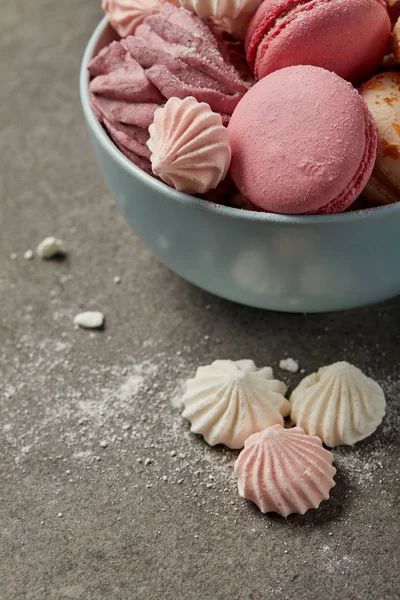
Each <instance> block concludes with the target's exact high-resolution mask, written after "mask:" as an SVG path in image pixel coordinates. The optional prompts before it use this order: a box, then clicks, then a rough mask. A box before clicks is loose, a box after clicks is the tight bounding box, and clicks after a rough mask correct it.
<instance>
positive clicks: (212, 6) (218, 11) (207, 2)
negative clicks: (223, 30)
mask: <svg viewBox="0 0 400 600" xmlns="http://www.w3.org/2000/svg"><path fill="white" fill-rule="evenodd" d="M261 1H262V0H180V3H181V6H183V8H186V10H190V11H191V12H194V13H196V15H198V16H199V17H201V18H202V19H206V18H207V17H215V18H216V19H223V18H225V17H227V18H229V19H237V18H238V17H239V16H240V15H242V14H252V13H254V12H255V11H256V10H257V8H258V7H259V5H260V4H261Z"/></svg>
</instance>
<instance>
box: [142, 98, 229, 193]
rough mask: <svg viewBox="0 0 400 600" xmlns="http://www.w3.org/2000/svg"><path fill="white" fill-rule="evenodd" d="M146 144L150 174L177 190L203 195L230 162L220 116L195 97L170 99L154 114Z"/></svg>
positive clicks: (227, 136)
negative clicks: (148, 151)
mask: <svg viewBox="0 0 400 600" xmlns="http://www.w3.org/2000/svg"><path fill="white" fill-rule="evenodd" d="M149 133H150V139H149V140H148V142H147V146H148V147H149V149H150V151H151V153H152V154H151V157H150V160H151V165H152V169H153V173H154V174H155V175H157V176H158V177H160V178H161V179H162V180H163V181H165V183H167V184H168V185H170V186H171V187H174V188H175V189H176V190H178V191H180V192H186V193H188V194H204V193H205V192H207V191H208V190H211V189H215V188H216V187H217V185H218V184H219V182H220V181H222V180H223V179H224V178H225V176H226V174H227V172H228V169H229V165H230V162H231V148H230V145H229V134H228V130H227V129H226V127H224V126H223V125H222V119H221V116H220V115H219V114H217V113H214V112H213V111H212V110H211V108H210V107H209V105H208V104H205V103H204V102H197V100H196V98H192V97H189V98H185V99H184V100H181V99H179V98H170V99H169V100H168V102H167V103H166V104H165V106H164V107H163V108H159V109H158V110H157V111H156V112H155V114H154V122H153V123H152V125H150V127H149Z"/></svg>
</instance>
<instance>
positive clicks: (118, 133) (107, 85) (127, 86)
mask: <svg viewBox="0 0 400 600" xmlns="http://www.w3.org/2000/svg"><path fill="white" fill-rule="evenodd" d="M88 69H89V74H90V76H91V77H92V78H93V79H92V81H91V82H90V95H91V104H92V107H93V110H94V112H95V114H96V117H97V118H98V120H99V121H100V123H103V125H104V127H105V128H106V129H107V131H108V133H109V134H110V136H111V138H112V139H113V140H114V142H115V144H116V145H117V146H118V148H119V149H120V150H121V152H123V153H124V154H125V156H127V157H128V158H129V159H130V160H131V161H132V162H133V163H135V164H136V165H137V166H138V167H140V168H141V169H143V170H145V171H147V172H148V173H151V167H150V151H149V149H148V148H147V145H146V142H147V140H148V138H149V134H148V127H149V125H150V124H151V123H152V122H153V118H154V113H155V111H156V110H157V108H158V107H159V106H161V104H162V103H163V102H164V98H163V96H162V95H161V94H160V92H159V91H158V90H157V88H156V87H155V86H154V85H153V84H152V83H151V82H150V81H149V80H148V79H147V77H146V74H145V71H144V69H143V68H142V67H141V66H140V65H139V63H138V62H136V60H135V59H134V58H132V57H131V56H130V54H129V52H127V50H126V49H125V48H124V46H123V44H122V43H120V42H112V43H111V44H110V45H109V46H107V47H106V48H103V50H102V51H101V52H100V53H99V54H98V55H97V56H96V57H95V58H94V59H93V60H92V61H91V63H90V64H89V67H88Z"/></svg>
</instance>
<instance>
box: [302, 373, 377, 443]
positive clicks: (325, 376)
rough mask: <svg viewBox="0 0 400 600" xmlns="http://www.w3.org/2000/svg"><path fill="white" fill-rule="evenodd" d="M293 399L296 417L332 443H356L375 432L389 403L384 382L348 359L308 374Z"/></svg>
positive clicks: (303, 426) (324, 439)
mask: <svg viewBox="0 0 400 600" xmlns="http://www.w3.org/2000/svg"><path fill="white" fill-rule="evenodd" d="M290 402H291V403H292V413H291V418H292V421H293V422H294V423H296V424H297V425H300V427H302V428H303V429H304V431H305V432H306V433H308V434H310V435H318V436H319V437H320V438H321V440H322V441H323V442H324V444H326V445H327V446H331V447H333V446H339V445H340V444H355V443H356V442H358V441H360V440H362V439H364V438H366V437H367V436H369V435H371V434H372V433H373V432H374V431H375V430H376V428H377V427H378V425H380V423H381V422H382V419H383V417H384V415H385V407H386V401H385V395H384V393H383V390H382V388H381V387H380V385H378V383H376V381H374V380H373V379H370V378H369V377H367V376H366V375H364V374H363V373H362V371H360V369H358V368H357V367H354V366H353V365H350V364H349V363H347V362H337V363H335V364H333V365H330V366H328V367H322V368H321V369H319V371H318V373H313V374H312V375H309V376H308V377H305V378H304V379H303V381H301V382H300V384H299V385H298V386H297V388H296V389H295V390H294V391H293V393H292V395H291V397H290Z"/></svg>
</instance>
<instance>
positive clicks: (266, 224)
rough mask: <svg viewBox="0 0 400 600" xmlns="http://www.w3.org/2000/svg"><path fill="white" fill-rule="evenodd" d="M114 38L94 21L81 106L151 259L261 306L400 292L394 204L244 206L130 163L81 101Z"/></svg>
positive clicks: (359, 300)
mask: <svg viewBox="0 0 400 600" xmlns="http://www.w3.org/2000/svg"><path fill="white" fill-rule="evenodd" d="M113 38H114V34H113V31H112V29H111V27H110V26H109V25H108V23H107V20H106V19H103V20H102V21H101V23H100V24H99V25H98V27H97V28H96V30H95V31H94V33H93V35H92V37H91V39H90V41H89V44H88V46H87V48H86V51H85V54H84V57H83V61H82V68H81V78H80V91H81V100H82V106H83V112H84V115H85V119H86V123H87V127H88V131H89V135H90V138H91V141H92V144H93V148H94V151H95V154H96V157H97V161H98V163H99V165H100V169H101V171H102V174H103V176H104V179H105V181H106V183H107V185H108V187H109V189H110V192H111V195H112V196H113V198H114V200H115V202H116V203H117V205H118V206H119V208H120V210H121V211H122V213H123V214H124V216H125V218H126V220H127V221H128V223H129V225H130V226H131V227H132V228H133V229H134V231H135V232H136V233H137V235H138V236H139V237H140V238H141V239H142V240H143V241H144V243H145V244H147V246H148V247H149V248H150V249H151V250H152V252H153V253H154V255H155V256H157V257H158V258H159V259H160V260H161V261H162V262H164V263H165V264H166V265H167V266H168V267H170V268H171V269H172V270H173V271H175V272H176V273H178V274H179V275H181V276H182V277H184V278H185V279H186V280H188V281H190V282H191V283H193V284H195V285H197V286H199V287H201V288H203V289H205V290H207V291H209V292H212V293H214V294H217V295H218V296H221V297H223V298H227V299H229V300H233V301H235V302H240V303H242V304H247V305H249V306H256V307H259V308H264V309H270V310H278V311H288V312H324V311H334V310H343V309H348V308H354V307H357V306H362V305H365V304H370V303H373V302H378V301H381V300H385V299H387V298H390V297H393V296H396V295H397V294H399V293H400V268H399V257H400V203H399V204H395V205H391V206H386V207H382V208H378V209H370V210H364V211H359V212H351V213H342V214H338V215H315V216H284V215H275V214H271V213H259V212H251V211H244V210H239V209H235V208H229V207H224V206H218V205H215V204H211V203H208V202H205V201H203V200H199V199H196V198H193V197H191V196H188V195H186V194H182V193H180V192H177V191H175V190H173V189H171V188H169V187H168V186H167V185H164V184H163V183H161V182H159V181H157V180H156V179H154V178H152V177H150V176H149V175H147V174H146V173H144V172H143V171H141V169H139V168H138V167H136V166H135V165H134V164H132V163H131V162H130V161H129V160H128V159H127V158H126V157H125V156H124V155H123V154H122V153H121V152H120V151H119V150H118V148H117V147H116V146H115V145H114V144H113V142H112V141H111V140H110V139H109V137H108V136H107V134H106V132H105V131H104V129H103V128H102V126H101V125H100V124H99V123H98V121H97V119H96V117H95V115H94V113H93V111H92V109H91V106H90V98H89V88H88V75H87V65H88V63H89V61H90V59H91V58H92V56H94V55H95V54H97V52H99V50H100V49H101V48H102V47H104V46H105V45H106V44H108V43H109V42H110V41H111V40H112V39H113Z"/></svg>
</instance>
